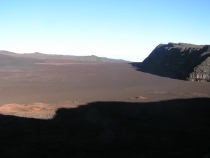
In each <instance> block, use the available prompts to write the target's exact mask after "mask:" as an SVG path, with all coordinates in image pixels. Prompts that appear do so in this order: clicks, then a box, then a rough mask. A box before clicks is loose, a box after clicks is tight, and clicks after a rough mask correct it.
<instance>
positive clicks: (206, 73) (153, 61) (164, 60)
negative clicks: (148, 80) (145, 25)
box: [143, 43, 210, 82]
mask: <svg viewBox="0 0 210 158" xmlns="http://www.w3.org/2000/svg"><path fill="white" fill-rule="evenodd" d="M143 63H144V64H146V65H147V66H149V67H150V68H151V69H153V71H154V70H155V69H158V70H160V69H161V70H164V71H167V72H170V73H173V74H174V75H176V76H177V77H178V78H180V79H187V80H191V81H206V82H210V45H192V44H185V43H178V44H175V43H168V44H160V45H158V46H157V47H156V48H155V49H154V50H153V51H152V52H151V54H150V55H149V56H148V57H147V58H146V59H145V60H144V61H143Z"/></svg>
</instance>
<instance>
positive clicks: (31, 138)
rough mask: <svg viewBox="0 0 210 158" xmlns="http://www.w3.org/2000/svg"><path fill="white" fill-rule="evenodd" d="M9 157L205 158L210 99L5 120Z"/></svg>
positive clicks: (90, 107) (4, 151)
mask: <svg viewBox="0 0 210 158" xmlns="http://www.w3.org/2000/svg"><path fill="white" fill-rule="evenodd" d="M0 145H1V148H0V151H1V152H0V155H2V156H4V157H24V156H28V157H132V158H133V157H141V158H153V157H161V158H162V157H170V158H177V157H186V158H188V157H190V158H192V157H196V158H199V157H203V156H204V155H206V154H207V153H209V152H210V99H209V98H195V99H176V100H168V101H161V102H148V103H127V102H93V103H89V104H87V105H81V106H79V107H78V108H72V109H64V108H62V109H59V110H58V111H57V112H56V116H55V117H54V119H52V120H37V119H29V118H20V117H15V116H5V115H0Z"/></svg>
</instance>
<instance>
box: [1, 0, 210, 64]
mask: <svg viewBox="0 0 210 158" xmlns="http://www.w3.org/2000/svg"><path fill="white" fill-rule="evenodd" d="M209 7H210V0H0V21H1V22H0V50H8V51H13V52H17V53H33V52H41V53H47V54H70V55H92V54H94V55H98V56H106V57H111V58H121V59H127V60H130V59H139V60H143V59H144V58H145V57H147V56H148V54H149V53H150V52H151V51H152V50H153V49H154V48H155V47H156V46H157V45H158V44H160V43H168V42H184V43H193V44H210V8H209Z"/></svg>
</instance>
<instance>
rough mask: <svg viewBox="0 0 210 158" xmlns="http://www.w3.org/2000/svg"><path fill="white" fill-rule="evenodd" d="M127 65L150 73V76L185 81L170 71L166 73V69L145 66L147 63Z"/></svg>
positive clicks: (150, 65)
mask: <svg viewBox="0 0 210 158" xmlns="http://www.w3.org/2000/svg"><path fill="white" fill-rule="evenodd" d="M129 64H130V65H132V66H133V67H134V68H135V69H136V70H137V71H141V72H146V73H150V74H153V75H157V76H161V77H167V78H172V79H179V80H186V79H185V78H183V77H182V76H179V75H177V74H176V73H174V72H172V71H167V70H166V69H161V68H159V67H156V66H154V65H153V64H147V63H143V62H132V63H129Z"/></svg>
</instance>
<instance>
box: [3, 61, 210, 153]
mask: <svg viewBox="0 0 210 158" xmlns="http://www.w3.org/2000/svg"><path fill="white" fill-rule="evenodd" d="M0 97H1V98H0V114H1V122H0V126H1V131H2V133H3V136H5V137H4V139H3V136H2V137H1V139H2V142H4V145H5V148H2V150H3V151H4V152H2V153H3V154H4V155H6V156H11V155H9V153H6V150H7V148H9V147H10V146H11V151H12V152H11V154H12V153H13V154H16V155H17V156H21V154H20V153H19V152H18V151H22V152H23V155H24V154H25V155H30V154H32V153H36V154H37V153H38V151H39V150H40V153H42V155H36V154H35V155H36V156H38V157H40V156H43V155H44V156H46V157H50V156H52V155H53V152H55V153H54V156H55V155H56V154H57V157H60V156H59V155H62V154H61V153H66V154H67V151H66V150H65V151H63V150H61V149H59V150H58V151H57V152H56V151H55V150H56V149H58V148H59V147H58V146H56V145H55V144H56V141H57V145H58V144H60V145H61V144H62V141H63V142H64V144H63V146H66V145H67V146H68V145H69V147H72V146H74V148H73V149H72V150H73V152H72V153H71V154H70V155H71V156H75V157H85V156H87V155H89V156H93V157H94V156H95V157H98V156H99V155H100V156H101V153H103V152H107V151H108V155H106V154H105V155H106V156H111V157H115V156H114V155H116V156H118V155H119V156H121V157H132V156H133V157H135V155H139V154H140V153H138V154H137V152H138V151H139V149H138V150H137V149H136V148H137V147H136V145H137V144H138V143H137V142H136V141H137V140H138V141H140V140H142V141H143V142H144V143H143V144H146V146H144V145H143V144H141V143H140V144H141V145H140V146H141V147H140V148H141V149H142V150H141V151H142V152H141V153H142V155H140V156H142V157H152V156H154V157H155V155H156V156H157V157H159V156H160V157H161V155H162V156H163V155H164V156H167V155H168V156H169V157H173V156H174V157H177V156H183V155H185V156H186V155H187V154H188V155H189V153H190V152H193V151H194V150H196V148H197V145H194V146H193V145H192V143H191V142H193V141H195V140H196V141H198V142H199V140H198V139H200V140H201V138H194V135H198V137H199V136H200V137H202V135H205V134H206V133H202V132H203V130H204V131H205V132H208V131H210V129H209V127H208V125H210V124H209V123H210V122H209V120H208V119H207V115H205V114H204V115H203V116H202V115H200V114H201V113H203V112H204V111H206V112H210V111H209V108H208V107H207V106H209V103H210V101H209V99H210V83H204V82H189V81H182V80H175V79H170V78H164V77H159V76H155V75H152V74H149V73H144V72H140V71H137V70H135V68H134V67H132V65H131V64H129V63H88V62H77V63H74V62H72V63H70V62H69V63H58V62H57V63H56V62H51V63H46V62H45V63H31V64H28V65H27V66H21V64H20V65H15V64H10V65H8V64H2V65H1V66H0ZM193 98H196V99H197V100H195V101H193ZM199 98H200V99H199ZM180 99H184V100H186V101H184V100H180ZM187 101H188V102H187ZM100 102H101V103H100ZM161 102H163V104H160V103H161ZM195 103H196V104H195ZM156 104H157V107H156ZM93 105H94V106H93ZM95 105H97V107H95ZM104 105H109V106H108V107H107V109H104V110H102V111H101V110H95V109H97V108H98V107H99V108H102V109H103V108H104V107H106V106H104ZM112 105H113V106H112ZM120 105H122V107H123V108H124V109H127V110H125V111H124V112H122V111H121V106H120ZM146 105H151V106H152V107H151V109H152V108H154V109H153V110H154V111H155V112H151V111H150V112H151V113H150V112H149V113H148V111H147V110H148V109H150V108H148V106H147V107H145V109H147V108H148V109H147V110H146V111H145V113H142V110H141V109H139V108H138V107H141V106H146ZM153 105H154V107H153ZM162 105H164V107H162ZM165 105H168V107H171V106H172V107H171V109H173V108H175V111H176V109H177V108H178V109H179V108H180V110H181V111H182V110H183V109H182V106H181V105H183V108H184V110H183V111H182V112H183V113H182V112H178V111H177V113H171V112H172V111H173V110H172V111H170V110H169V112H168V114H167V110H166V112H165V113H164V114H163V115H161V116H159V113H158V117H157V118H155V117H154V118H153V114H154V115H155V116H157V115H156V112H157V111H158V106H161V107H160V109H164V108H165ZM190 105H193V107H194V106H196V107H197V106H198V107H197V108H198V112H199V110H201V111H202V108H203V111H202V112H201V113H200V114H199V118H201V120H202V121H204V122H202V123H201V121H199V120H198V122H199V123H198V122H197V123H198V124H199V125H200V126H199V125H198V124H197V123H196V122H193V123H192V126H190V125H189V126H190V127H188V129H187V128H185V127H184V125H186V124H188V123H189V122H184V123H186V124H184V123H183V122H182V121H181V122H182V123H181V124H180V126H179V123H178V122H179V121H180V120H179V121H178V122H176V121H175V120H176V119H175V120H173V119H172V120H173V121H171V122H170V121H169V122H167V123H165V122H164V121H161V120H159V119H160V118H162V117H165V116H166V115H168V117H166V120H167V118H169V120H170V119H171V117H172V116H173V117H183V121H186V120H188V118H187V119H186V118H185V117H184V116H185V112H186V117H188V114H189V113H188V112H187V111H188V110H187V109H188V108H186V107H185V106H190ZM199 105H201V106H200V107H199ZM92 106H93V107H94V108H92V110H91V107H92ZM102 106H103V107H102ZM115 106H116V108H115ZM202 106H205V108H204V107H202ZM88 107H89V108H90V109H89V110H87V109H86V108H88ZM110 107H112V108H113V109H115V110H116V111H115V113H116V115H115V114H113V115H112V112H113V111H112V110H111V111H112V112H109V111H110V110H109V109H110ZM125 107H126V108H125ZM129 107H130V108H129ZM155 107H156V108H155ZM135 108H136V109H137V110H136V112H137V111H138V112H139V113H135ZM189 108H190V107H189ZM200 108H201V109H200ZM60 109H61V113H59V110H60ZM62 109H68V110H70V113H69V115H71V113H72V112H73V116H74V117H73V116H72V117H73V118H72V119H73V120H71V121H70V122H69V124H68V125H67V122H65V119H64V118H65V117H66V116H67V115H66V113H62ZM71 109H72V111H71ZM74 109H75V110H76V114H75V113H74V112H75V110H74ZM117 109H118V110H117ZM131 109H132V110H131ZM155 109H156V110H155ZM195 109H196V108H195ZM195 109H194V110H195ZM73 110H74V111H73ZM78 110H81V112H80V111H78ZM99 111H100V112H99ZM104 111H108V114H106V112H105V114H104ZM129 111H132V112H129ZM163 111H165V110H163ZM196 111H197V110H195V111H193V112H192V113H193V114H196ZM121 112H122V113H121ZM126 112H127V113H126ZM67 113H68V112H67ZM83 113H84V116H85V117H84V119H85V120H86V121H87V122H88V123H89V124H90V125H89V126H88V127H86V126H87V125H85V123H84V122H82V123H81V120H80V117H79V116H80V114H81V115H83ZM102 113H103V114H102ZM110 113H111V114H110ZM131 113H132V114H131ZM127 114H129V115H128V116H127ZM146 114H147V115H146ZM102 115H103V116H102ZM123 115H125V117H123ZM131 115H132V116H131ZM139 115H141V116H139ZM170 115H171V116H170ZM189 115H190V116H191V114H189ZM13 116H15V117H13ZM61 116H62V117H61ZM64 116H65V117H64ZM200 116H201V117H200ZM10 117H11V118H10ZM59 117H61V118H62V119H60V120H62V123H63V121H64V122H65V123H63V124H62V123H58V124H57V122H56V123H54V122H53V121H54V120H55V121H56V120H59ZM135 117H142V119H143V118H147V119H145V121H143V120H142V121H140V122H141V123H139V120H138V119H135ZM29 118H35V120H31V119H29ZM99 118H100V119H99ZM113 118H114V121H113ZM19 119H23V121H22V120H19ZM28 119H29V120H28ZM36 119H39V120H40V121H48V120H49V121H50V122H49V124H51V125H52V124H53V125H52V127H48V125H45V123H46V122H44V123H43V125H41V124H42V123H40V125H37V124H36V123H35V124H36V125H35V126H34V127H38V129H39V128H40V130H38V129H37V128H36V129H34V128H33V130H34V133H30V132H31V131H30V130H29V129H31V128H29V126H30V127H31V126H32V125H33V124H34V122H33V121H36ZM74 119H75V122H74ZM81 119H83V116H81ZM120 119H121V121H119V120H120ZM150 119H151V120H150ZM155 119H157V120H158V121H157V120H155ZM185 119H186V120H185ZM4 120H7V121H9V120H13V123H15V122H16V124H17V126H20V127H19V128H22V130H26V131H27V130H28V131H27V132H29V134H28V135H29V137H28V138H26V137H25V136H23V135H21V134H20V133H21V129H19V128H18V127H16V126H14V125H12V127H9V126H10V125H8V126H6V125H5V124H7V123H6V122H5V121H4ZM17 120H18V121H19V122H18V123H17ZM67 120H68V119H67ZM163 120H164V119H163ZM24 121H28V122H27V125H28V126H27V127H26V125H23V124H24V123H23V122H24ZM31 121H32V122H31ZM68 121H69V120H68ZM156 121H157V122H156ZM174 121H175V122H174ZM10 122H12V121H10ZM52 122H53V123H52ZM22 123H23V124H22ZM173 123H174V126H173ZM29 124H30V125H29ZM59 124H60V126H59ZM99 124H100V125H101V126H100V127H99ZM147 124H148V125H147ZM83 125H84V128H83V127H80V126H83ZM169 125H170V127H169ZM193 125H195V126H193ZM22 126H23V127H22ZM57 126H59V127H58V128H61V129H62V131H63V133H62V131H57V133H56V132H55V133H53V134H52V133H51V134H52V135H54V136H53V137H54V138H55V140H51V139H50V138H51V136H52V135H51V134H50V132H49V131H51V130H54V131H56V129H57ZM65 126H66V127H68V126H71V127H72V128H73V127H74V128H73V131H74V130H75V132H76V133H75V132H70V133H71V134H72V135H71V136H70V134H69V135H68V134H67V133H66V132H67V131H68V130H69V129H68V130H67V129H66V128H65ZM122 126H124V127H122ZM158 126H159V128H160V130H157V129H154V128H156V127H157V128H158ZM117 127H119V128H118V129H117ZM42 128H44V129H45V128H46V129H45V130H41V129H42ZM51 128H52V129H51ZM141 128H142V130H140V131H141V132H143V133H141V132H140V131H139V129H141ZM165 128H166V129H167V130H166V131H164V132H165V134H164V132H163V131H161V130H162V129H165ZM194 128H195V129H194ZM17 129H18V130H17ZM47 129H49V131H48V134H46V133H45V131H47ZM85 129H86V130H87V132H86V134H85V133H84V130H85ZM170 129H171V130H172V131H173V132H174V133H173V132H172V134H170ZM12 130H17V131H19V134H18V135H19V136H18V135H15V136H14V133H13V132H12ZM92 130H95V135H94V136H93V135H91V134H90V133H91V131H92ZM98 130H99V131H98ZM120 130H121V131H120ZM144 130H145V133H144ZM188 130H190V131H191V130H194V131H195V133H194V135H193V134H192V133H193V132H192V133H190V132H189V131H188ZM8 131H9V132H8ZM40 131H41V133H40ZM137 131H138V132H140V133H141V134H140V135H138V132H137ZM146 131H147V132H146ZM152 131H154V133H153V134H151V133H150V134H151V135H150V134H148V135H146V133H148V132H152ZM158 131H159V132H160V133H161V134H158ZM201 131H202V132H201ZM42 132H44V133H42ZM60 132H61V134H59V133H60ZM176 132H177V133H178V134H177V133H176ZM180 132H181V133H180ZM183 132H184V133H185V134H184V133H183ZM200 132H201V133H200ZM6 133H7V134H6ZM8 133H9V134H8ZM17 133H18V132H17ZM77 133H81V134H80V135H77ZM98 133H102V135H101V138H102V140H101V141H102V142H103V143H104V144H103V143H100V138H99V137H100V136H99V135H100V134H99V135H97V134H98ZM10 134H11V135H10ZM25 134H26V133H25ZM40 134H43V137H42V139H43V140H44V141H45V143H46V142H48V143H47V144H45V146H46V151H42V149H41V148H40V147H37V145H40V144H39V143H41V142H40V141H41V140H42V139H39V138H38V135H40ZM93 134H94V132H93ZM176 134H177V135H176ZM188 134H189V135H190V136H189V137H188V136H187V135H188ZM55 135H56V136H55ZM73 135H75V136H73ZM85 135H86V136H85ZM116 135H118V137H117V136H116ZM156 135H157V137H156ZM180 135H181V136H180ZM13 136H14V138H13ZM142 136H144V137H145V139H144V138H143V137H142ZM178 136H180V137H178ZM23 137H24V138H23ZM32 137H33V138H32ZM48 137H50V138H49V139H48ZM191 137H192V139H191ZM86 138H87V140H86V141H87V142H84V141H83V140H84V139H86ZM115 138H117V139H116V140H115ZM156 138H157V139H156ZM184 138H186V139H187V140H186V141H189V144H188V143H187V142H186V141H185V140H183V139H184ZM34 139H36V140H37V142H36V140H34ZM45 139H46V140H45ZM74 139H75V140H74ZM176 139H178V140H179V139H180V141H177V142H176ZM203 139H204V138H203V137H202V143H198V145H206V144H208V143H209V144H210V141H209V137H208V138H206V142H203V141H204V140H203ZM6 140H8V141H6ZM13 140H14V141H17V143H16V145H17V146H19V147H20V146H21V142H22V146H21V148H19V147H18V148H17V150H18V151H16V148H15V146H13V145H11V144H12V141H13ZM21 140H22V141H21ZM67 140H68V141H67ZM71 140H72V143H73V144H71V143H70V142H71ZM91 140H92V142H91ZM135 140H136V141H135ZM146 140H148V141H146ZM152 140H154V142H153V141H152ZM181 140H183V142H182V141H181ZM51 141H52V142H51ZM170 141H171V142H170ZM113 142H115V143H116V146H117V147H116V150H115V147H114V146H110V143H111V144H112V143H113ZM146 142H147V143H148V144H147V143H146ZM152 142H153V143H154V144H155V146H158V145H160V146H161V145H162V144H165V145H162V146H161V148H157V149H156V148H155V147H154V146H153V145H152ZM69 143H70V144H69ZM88 143H90V144H91V143H92V144H93V145H92V146H91V145H90V148H87V149H86V148H85V147H87V146H89V145H88ZM177 143H178V144H180V146H181V149H183V150H181V149H179V148H178V147H177V146H176V145H177ZM183 143H184V144H185V145H186V146H187V145H190V144H191V146H190V147H189V148H187V147H186V146H182V145H183ZM14 144H15V143H14ZM50 144H52V146H51V147H50V146H49V145H50ZM97 144H98V148H97V147H96V146H97ZM101 144H103V145H101ZM122 144H124V146H122ZM125 144H127V146H132V145H135V147H134V148H133V149H131V148H127V146H126V145H125ZM166 144H168V145H166ZM181 144H182V145H181ZM2 145H3V144H2ZM53 145H54V146H53ZM75 145H81V148H83V149H82V150H80V149H81V148H80V147H75ZM112 145H113V144H112ZM170 145H171V148H168V146H170ZM108 146H109V147H108ZM137 146H138V145H137ZM208 147H209V146H206V147H205V149H204V148H202V149H201V148H199V149H197V150H198V152H196V154H197V156H202V155H205V154H207V153H208V150H207V148H208ZM66 148H67V147H66ZM96 148H97V152H95V151H96ZM102 148H103V149H104V150H102ZM125 148H127V150H126V149H125ZM172 148H173V150H172ZM174 148H175V149H174ZM105 149H106V150H105ZM185 149H186V150H185ZM9 150H10V149H8V151H9ZM25 150H27V151H25ZM35 150H37V151H35ZM191 150H192V151H191ZM126 151H127V152H126ZM51 152H52V153H51ZM112 153H113V154H112ZM120 153H121V154H120ZM209 153H210V150H209ZM123 154H124V155H123ZM196 154H195V155H196ZM158 155H159V156H158ZM192 155H193V154H191V157H193V156H192ZM106 156H104V157H106ZM64 157H65V156H64ZM183 157H184V156H183Z"/></svg>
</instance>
